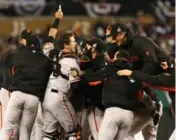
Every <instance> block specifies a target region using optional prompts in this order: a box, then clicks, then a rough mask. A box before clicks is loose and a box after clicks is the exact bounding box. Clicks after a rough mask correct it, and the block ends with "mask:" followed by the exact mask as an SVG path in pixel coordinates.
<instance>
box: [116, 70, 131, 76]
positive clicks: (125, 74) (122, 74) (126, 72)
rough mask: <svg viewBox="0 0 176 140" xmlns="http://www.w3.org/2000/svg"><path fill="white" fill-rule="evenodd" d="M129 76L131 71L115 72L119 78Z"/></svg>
mask: <svg viewBox="0 0 176 140" xmlns="http://www.w3.org/2000/svg"><path fill="white" fill-rule="evenodd" d="M131 74H132V71H131V70H127V69H125V70H120V71H118V72H117V75H119V76H131Z"/></svg>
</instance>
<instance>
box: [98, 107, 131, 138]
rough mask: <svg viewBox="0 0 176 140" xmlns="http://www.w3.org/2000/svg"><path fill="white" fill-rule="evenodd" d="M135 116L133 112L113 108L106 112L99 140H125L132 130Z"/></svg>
mask: <svg viewBox="0 0 176 140" xmlns="http://www.w3.org/2000/svg"><path fill="white" fill-rule="evenodd" d="M133 117H134V114H133V112H132V111H129V110H125V109H121V108H118V107H111V108H108V109H106V110H105V114H104V118H103V121H102V123H101V126H100V131H99V135H98V140H124V138H125V136H126V134H127V132H128V131H129V129H130V125H131V123H132V120H133Z"/></svg>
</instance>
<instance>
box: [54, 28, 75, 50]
mask: <svg viewBox="0 0 176 140" xmlns="http://www.w3.org/2000/svg"><path fill="white" fill-rule="evenodd" d="M73 35H74V34H73V32H72V31H66V32H64V33H61V34H60V35H59V37H58V38H57V41H56V45H57V47H59V49H60V50H62V49H64V44H66V45H68V44H69V43H70V37H71V36H73Z"/></svg>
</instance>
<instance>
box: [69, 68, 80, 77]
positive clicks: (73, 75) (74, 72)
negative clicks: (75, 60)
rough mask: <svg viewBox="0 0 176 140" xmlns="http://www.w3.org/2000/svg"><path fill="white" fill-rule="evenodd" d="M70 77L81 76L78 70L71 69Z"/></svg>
mask: <svg viewBox="0 0 176 140" xmlns="http://www.w3.org/2000/svg"><path fill="white" fill-rule="evenodd" d="M70 75H71V76H72V77H79V76H80V74H79V70H77V69H76V68H71V69H70Z"/></svg>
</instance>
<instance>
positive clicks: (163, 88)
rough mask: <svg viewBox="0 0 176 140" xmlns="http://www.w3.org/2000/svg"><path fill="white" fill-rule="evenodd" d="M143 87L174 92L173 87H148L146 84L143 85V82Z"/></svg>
mask: <svg viewBox="0 0 176 140" xmlns="http://www.w3.org/2000/svg"><path fill="white" fill-rule="evenodd" d="M143 86H145V87H146V86H149V87H152V88H155V89H159V90H164V91H169V92H175V87H166V86H153V85H150V84H148V83H145V82H143Z"/></svg>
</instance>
